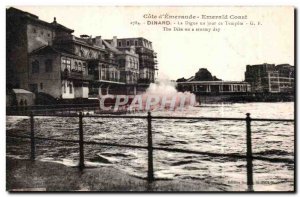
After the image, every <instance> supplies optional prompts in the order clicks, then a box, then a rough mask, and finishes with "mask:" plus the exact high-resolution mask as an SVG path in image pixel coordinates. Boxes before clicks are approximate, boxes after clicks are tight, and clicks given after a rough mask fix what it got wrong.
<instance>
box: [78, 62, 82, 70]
mask: <svg viewBox="0 0 300 197" xmlns="http://www.w3.org/2000/svg"><path fill="white" fill-rule="evenodd" d="M81 70H82V69H81V62H79V64H78V71H81Z"/></svg>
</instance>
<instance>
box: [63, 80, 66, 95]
mask: <svg viewBox="0 0 300 197" xmlns="http://www.w3.org/2000/svg"><path fill="white" fill-rule="evenodd" d="M63 87H64V93H66V92H67V87H66V83H65V82H63Z"/></svg>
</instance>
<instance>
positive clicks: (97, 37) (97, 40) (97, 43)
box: [95, 36, 102, 48]
mask: <svg viewBox="0 0 300 197" xmlns="http://www.w3.org/2000/svg"><path fill="white" fill-rule="evenodd" d="M95 45H96V46H98V47H101V48H102V38H101V36H96V37H95Z"/></svg>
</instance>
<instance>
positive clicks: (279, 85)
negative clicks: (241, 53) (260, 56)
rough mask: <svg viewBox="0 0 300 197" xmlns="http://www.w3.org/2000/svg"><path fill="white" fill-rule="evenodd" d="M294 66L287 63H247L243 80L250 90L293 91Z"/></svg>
mask: <svg viewBox="0 0 300 197" xmlns="http://www.w3.org/2000/svg"><path fill="white" fill-rule="evenodd" d="M294 72H295V70H294V66H291V65H289V64H280V65H275V64H266V63H265V64H258V65H247V67H246V72H245V81H246V82H248V83H249V84H251V91H252V92H269V93H279V92H287V93H292V92H294V78H295V77H294V75H295V74H294Z"/></svg>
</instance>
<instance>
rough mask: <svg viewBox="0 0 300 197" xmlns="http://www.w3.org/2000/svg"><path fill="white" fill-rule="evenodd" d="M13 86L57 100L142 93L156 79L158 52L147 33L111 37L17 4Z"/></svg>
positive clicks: (10, 45) (10, 51)
mask: <svg viewBox="0 0 300 197" xmlns="http://www.w3.org/2000/svg"><path fill="white" fill-rule="evenodd" d="M6 16H7V17H6V24H7V26H6V35H7V36H6V43H7V47H6V53H7V59H6V62H7V64H6V76H7V87H8V89H10V90H12V89H23V90H24V91H30V92H33V93H37V94H38V93H44V94H48V95H49V96H52V97H53V98H56V99H74V98H94V97H97V96H98V95H100V96H101V95H103V94H136V93H137V92H138V91H143V90H145V88H147V87H148V86H149V84H150V83H152V82H154V80H155V73H156V70H157V66H156V65H157V61H156V53H155V52H154V51H153V48H152V43H151V42H150V41H149V40H147V39H145V38H142V37H138V38H124V39H123V38H122V39H118V38H117V37H113V39H110V40H109V39H108V40H105V39H103V38H102V37H101V36H95V37H92V36H88V35H81V36H80V37H76V36H74V35H73V33H74V30H72V29H70V28H68V27H65V26H63V25H61V24H59V23H58V21H57V20H56V18H55V17H54V20H53V22H51V23H48V22H45V21H42V20H40V19H39V18H38V16H36V15H33V14H31V13H28V12H24V11H21V10H18V9H16V8H12V7H11V8H8V9H7V11H6Z"/></svg>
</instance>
